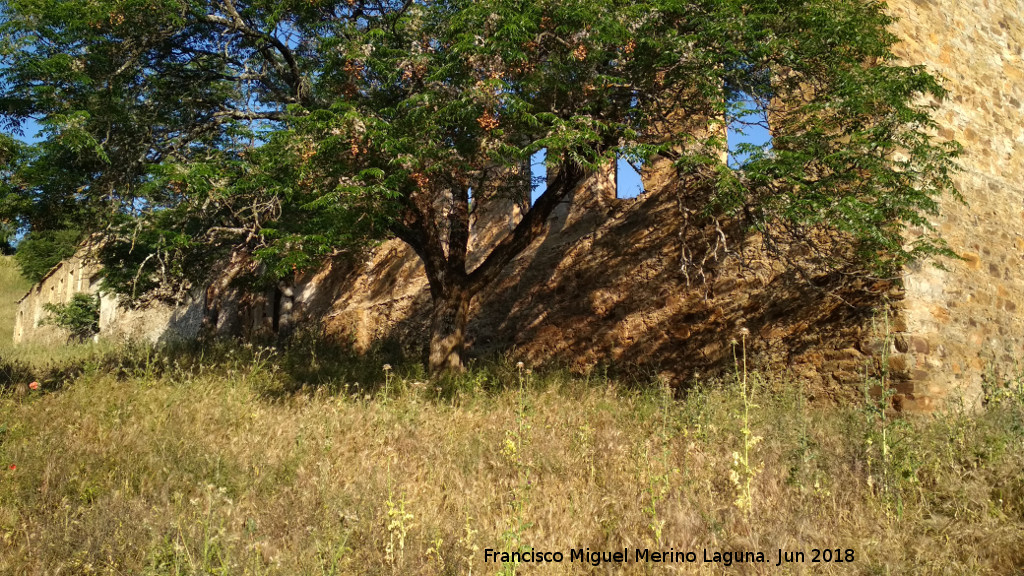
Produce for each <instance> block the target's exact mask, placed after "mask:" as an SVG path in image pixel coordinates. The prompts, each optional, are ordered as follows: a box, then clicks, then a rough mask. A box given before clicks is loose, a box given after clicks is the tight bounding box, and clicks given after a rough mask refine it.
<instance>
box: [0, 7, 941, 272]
mask: <svg viewBox="0 0 1024 576" xmlns="http://www.w3.org/2000/svg"><path fill="white" fill-rule="evenodd" d="M883 8H884V4H882V3H880V2H874V1H868V0H746V1H738V0H695V1H687V2H680V1H678V0H641V1H638V2H637V1H623V0H480V1H477V0H473V1H471V0H450V1H442V0H439V1H432V0H420V1H415V2H414V1H405V2H402V1H388V0H346V1H343V2H336V1H331V0H283V1H281V0H273V1H271V0H205V1H200V0H8V2H7V3H6V5H5V7H4V8H2V10H3V12H2V24H0V37H2V40H0V58H2V62H3V63H2V66H0V86H2V88H0V116H2V118H3V121H4V122H6V126H7V127H8V128H9V129H11V130H15V129H17V127H18V126H19V125H20V123H21V122H22V121H23V120H24V119H25V118H28V117H33V118H37V119H38V120H40V121H41V122H42V125H43V126H44V127H45V131H46V139H45V141H44V142H43V143H42V144H41V145H39V146H38V147H36V149H35V150H34V151H33V152H32V153H31V154H28V155H27V156H25V159H24V161H22V162H21V163H20V164H19V166H18V168H17V169H16V170H15V171H14V172H16V173H14V174H10V173H5V175H4V185H5V186H6V188H5V189H4V194H6V195H7V196H8V197H11V198H15V199H18V200H17V202H15V204H18V202H20V204H18V206H20V208H18V210H21V212H22V213H25V212H27V211H28V210H27V208H26V206H43V205H48V206H55V207H59V209H58V208H54V209H53V210H52V211H51V212H52V213H53V214H55V215H60V216H61V217H63V218H65V220H69V221H71V222H73V223H74V224H75V225H76V226H80V227H81V228H83V229H89V230H101V231H103V232H104V234H105V236H106V238H107V242H106V244H105V254H104V255H105V257H106V258H107V260H108V262H110V263H114V264H117V265H116V266H110V267H108V268H107V270H108V271H109V274H110V276H109V277H108V279H107V280H108V281H109V282H112V283H113V284H115V285H118V286H120V287H121V288H122V289H123V290H128V291H130V292H136V291H140V290H141V291H146V290H155V289H158V288H159V287H161V286H166V285H167V284H168V283H169V282H170V281H171V280H172V279H174V278H191V279H193V280H198V279H201V278H202V277H203V276H204V275H206V274H209V273H210V271H211V270H213V269H215V268H216V266H215V263H216V262H218V261H221V260H222V259H223V258H224V256H225V255H226V254H228V253H229V252H230V251H232V250H238V249H243V250H245V251H248V252H249V253H252V254H255V255H257V256H258V257H259V258H260V259H261V260H262V261H263V262H265V263H266V264H267V268H266V269H267V270H268V271H269V272H270V273H271V274H273V275H277V276H281V275H284V274H288V273H290V272H291V271H293V270H296V269H300V268H304V267H307V266H310V265H313V264H315V263H316V262H317V261H319V259H321V258H323V257H325V256H327V255H330V254H334V253H336V252H337V251H338V250H339V249H343V248H346V247H352V246H362V245H365V244H366V243H368V242H372V241H374V240H375V239H379V238H383V237H386V236H389V235H398V236H399V237H401V238H403V239H404V240H406V241H407V242H409V243H410V244H411V245H412V246H413V248H414V249H416V251H417V253H419V254H420V256H421V257H422V258H424V260H425V261H426V263H427V265H428V273H429V271H430V270H431V269H433V268H437V269H438V270H440V271H441V272H443V271H446V270H447V271H448V272H451V273H453V274H454V273H457V274H471V272H472V271H470V270H468V269H466V267H465V259H464V255H461V252H462V251H464V248H463V247H464V244H465V242H466V240H467V238H468V234H467V233H466V230H465V229H464V228H465V227H466V226H468V213H469V211H471V210H475V209H478V208H480V207H481V206H482V205H485V204H487V203H489V202H492V201H493V200H496V199H500V200H503V201H504V200H507V199H513V200H517V201H522V199H523V196H524V195H525V194H527V193H528V190H529V186H528V185H524V182H523V178H524V175H523V172H522V170H521V168H522V166H524V165H526V164H527V163H528V161H529V158H530V156H531V155H532V154H534V153H535V152H537V151H538V150H541V149H547V158H548V164H549V173H552V174H558V173H559V170H562V171H563V175H564V179H565V180H566V181H567V182H569V181H578V180H579V179H580V178H582V175H583V174H585V173H586V171H587V170H592V169H596V168H599V167H602V166H605V165H607V164H608V163H609V162H611V161H613V160H614V159H615V158H617V157H627V158H630V159H633V160H640V161H644V162H651V161H653V159H655V158H656V157H663V158H668V159H670V160H671V161H672V163H673V166H674V169H675V170H676V171H677V174H678V176H679V179H680V181H683V182H699V183H700V184H699V185H692V186H687V187H684V189H682V191H681V192H680V193H681V194H685V195H688V197H687V201H688V202H689V203H690V204H691V205H693V206H694V208H695V209H696V210H697V211H698V212H699V213H700V214H702V215H704V216H707V217H722V216H732V217H739V218H742V219H743V220H744V221H745V222H746V223H747V224H748V226H750V227H753V228H757V229H760V230H762V231H763V232H765V237H766V239H768V240H769V241H770V242H771V241H778V242H779V243H788V242H803V241H808V240H809V239H816V240H820V239H821V238H822V237H831V238H839V239H841V241H840V242H835V243H834V244H833V248H831V249H830V251H829V253H828V254H827V255H826V260H829V261H834V262H844V263H849V262H853V263H856V264H857V265H858V266H860V267H863V268H864V269H866V270H868V271H871V272H873V273H875V274H892V273H894V272H895V271H896V270H897V269H898V268H899V267H900V266H902V265H903V264H905V263H906V262H908V261H910V260H911V259H913V258H916V257H920V256H922V255H931V254H936V253H941V252H943V251H944V246H943V244H942V243H941V242H940V241H938V240H937V239H936V238H935V237H934V236H933V235H931V234H922V235H919V236H917V237H916V239H914V240H913V241H909V242H908V240H907V238H906V234H905V232H906V230H907V227H908V226H913V227H917V228H921V229H922V230H925V231H927V230H930V224H929V223H928V220H927V216H928V215H929V214H930V213H932V212H934V211H935V210H936V208H937V204H936V202H937V199H938V198H939V197H940V196H941V195H942V194H944V193H946V192H950V191H952V186H951V183H950V180H949V173H950V171H951V170H952V169H953V158H954V157H955V154H956V148H955V145H952V144H939V143H936V142H935V141H934V140H933V139H932V138H931V137H930V134H931V133H932V131H933V129H934V127H935V126H934V122H933V120H932V119H931V117H930V115H929V113H930V108H929V107H928V106H925V105H923V104H922V102H926V101H927V100H928V99H929V98H934V99H941V98H942V97H943V96H944V91H943V90H942V88H941V86H940V85H939V84H938V83H937V81H936V80H935V79H934V78H933V77H932V76H930V75H929V74H927V73H926V72H925V71H924V70H922V69H920V68H916V67H905V66H900V65H898V64H897V63H896V60H895V58H894V56H893V55H892V52H891V46H892V44H893V43H894V40H895V39H894V38H893V37H892V36H891V35H890V34H889V33H888V32H887V31H886V30H885V26H886V25H887V24H888V23H889V22H890V20H889V18H888V17H887V16H886V15H885V13H884V11H883ZM751 98H753V99H755V100H757V101H759V102H761V103H762V106H763V107H765V108H766V109H768V110H769V123H770V124H771V129H772V133H773V148H772V150H770V151H768V150H765V149H762V148H760V147H753V148H752V149H749V150H746V152H748V153H749V154H750V156H749V160H748V161H747V162H746V163H745V165H744V166H743V167H742V169H740V170H737V171H733V170H729V169H728V167H727V166H726V165H725V163H724V161H723V159H722V155H721V152H722V151H723V150H724V147H725V142H724V134H725V131H724V125H725V123H726V122H728V121H729V120H730V118H731V117H732V116H736V115H738V114H740V112H739V111H738V104H737V103H738V102H740V101H743V100H747V99H751ZM570 167H574V169H573V170H569V168H570ZM570 184H571V182H570ZM569 188H571V186H570V185H568V184H567V186H565V187H563V188H561V189H559V190H557V191H554V192H552V194H553V195H555V194H562V195H564V194H566V193H567V190H568V189H569ZM469 189H472V201H471V202H470V200H469ZM540 204H541V203H539V205H540ZM15 211H17V210H15ZM38 212H39V211H38V210H37V214H38ZM36 220H38V221H39V223H38V224H37V223H36ZM36 220H32V219H31V218H28V219H23V220H21V222H22V223H23V225H30V226H32V227H33V228H35V227H41V228H42V227H47V226H51V227H59V226H67V225H68V224H66V223H62V224H60V225H55V224H52V223H47V222H43V221H42V220H41V219H39V218H36ZM523 235H524V238H527V239H528V234H527V233H526V232H524V233H523ZM463 236H466V238H463ZM508 251H514V250H512V249H511V248H510V249H509V250H508ZM460 255H461V256H462V257H461V263H460V262H459V261H460ZM830 259H831V260H830ZM507 260H508V258H504V257H495V259H494V266H497V267H499V268H500V266H501V264H502V263H503V262H507ZM432 261H436V262H434V263H433V264H431V262H432ZM460 266H461V267H462V269H461V270H460V269H459V267H460ZM432 267H433V268H432ZM453 271H454V272H453ZM441 272H438V277H439V278H440V277H443V276H444V274H442V273H441ZM449 276H450V274H449Z"/></svg>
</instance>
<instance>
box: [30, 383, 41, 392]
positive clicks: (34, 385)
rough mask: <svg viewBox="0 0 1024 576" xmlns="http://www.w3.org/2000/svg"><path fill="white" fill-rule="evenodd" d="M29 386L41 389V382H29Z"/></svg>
mask: <svg viewBox="0 0 1024 576" xmlns="http://www.w3.org/2000/svg"><path fill="white" fill-rule="evenodd" d="M28 387H29V388H31V389H33V390H39V382H33V383H31V384H29V385H28Z"/></svg>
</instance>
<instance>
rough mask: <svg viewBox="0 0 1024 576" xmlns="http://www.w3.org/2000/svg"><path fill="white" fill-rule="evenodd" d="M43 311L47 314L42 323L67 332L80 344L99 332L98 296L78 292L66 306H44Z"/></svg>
mask: <svg viewBox="0 0 1024 576" xmlns="http://www.w3.org/2000/svg"><path fill="white" fill-rule="evenodd" d="M43 309H44V310H46V312H47V313H48V316H47V317H46V318H45V320H44V321H43V322H44V323H45V324H52V325H54V326H59V327H61V328H63V329H65V330H67V331H68V333H69V334H70V337H71V339H73V340H78V341H80V342H81V341H84V340H86V339H87V338H90V337H92V336H94V335H95V334H97V333H99V331H100V297H99V296H98V295H94V294H85V293H83V292H79V293H78V294H75V295H74V296H72V297H71V301H70V302H67V303H66V304H46V305H44V306H43Z"/></svg>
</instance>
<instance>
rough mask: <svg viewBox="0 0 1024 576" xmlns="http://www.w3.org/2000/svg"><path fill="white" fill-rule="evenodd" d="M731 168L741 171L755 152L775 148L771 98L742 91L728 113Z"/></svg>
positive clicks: (727, 133)
mask: <svg viewBox="0 0 1024 576" xmlns="http://www.w3.org/2000/svg"><path fill="white" fill-rule="evenodd" d="M726 120H727V130H726V140H727V142H728V147H729V158H728V163H729V167H730V168H732V169H733V170H739V169H740V168H742V167H743V166H745V165H746V164H747V162H749V161H750V159H751V157H752V156H753V155H754V154H757V153H759V152H768V151H770V150H771V149H772V133H771V126H770V125H769V124H768V98H766V97H760V96H752V95H750V94H747V93H740V94H738V95H737V96H736V98H735V99H733V101H732V102H730V103H729V110H728V111H727V112H726Z"/></svg>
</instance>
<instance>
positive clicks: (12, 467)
mask: <svg viewBox="0 0 1024 576" xmlns="http://www.w3.org/2000/svg"><path fill="white" fill-rule="evenodd" d="M7 469H8V470H17V469H18V467H17V466H16V465H14V464H11V465H10V466H8V467H7Z"/></svg>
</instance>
